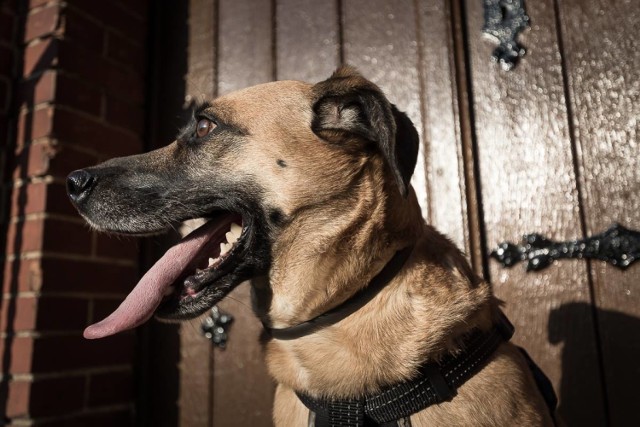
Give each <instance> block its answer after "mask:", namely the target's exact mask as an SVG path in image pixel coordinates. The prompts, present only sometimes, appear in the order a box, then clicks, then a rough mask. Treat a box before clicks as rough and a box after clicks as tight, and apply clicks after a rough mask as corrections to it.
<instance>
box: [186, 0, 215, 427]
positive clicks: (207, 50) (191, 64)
mask: <svg viewBox="0 0 640 427" xmlns="http://www.w3.org/2000/svg"><path fill="white" fill-rule="evenodd" d="M188 29H189V33H188V38H189V41H188V52H187V74H186V75H185V92H186V98H185V99H189V98H190V97H192V96H200V97H206V98H209V99H211V98H213V97H214V96H215V91H214V87H215V80H216V79H215V69H216V67H215V64H216V49H215V48H216V46H215V35H216V32H217V30H218V29H217V16H216V4H215V0H190V1H189V19H188ZM199 225H201V223H196V222H195V221H189V222H188V223H187V224H186V225H185V226H183V227H182V229H181V232H182V234H183V235H186V234H187V233H189V232H190V231H191V230H193V229H195V228H196V227H197V226H199ZM201 322H202V319H201V318H198V319H193V320H190V321H188V322H183V323H180V325H179V331H180V362H179V364H178V366H179V371H180V377H179V378H180V390H181V392H180V393H179V395H178V408H179V425H180V426H185V427H186V426H192V425H202V426H207V425H211V424H212V422H213V417H212V410H211V402H212V401H213V396H212V376H213V372H212V368H213V363H212V357H213V352H212V348H211V343H210V342H209V340H207V339H206V338H205V337H204V336H203V335H202V333H201V331H200V323H201Z"/></svg>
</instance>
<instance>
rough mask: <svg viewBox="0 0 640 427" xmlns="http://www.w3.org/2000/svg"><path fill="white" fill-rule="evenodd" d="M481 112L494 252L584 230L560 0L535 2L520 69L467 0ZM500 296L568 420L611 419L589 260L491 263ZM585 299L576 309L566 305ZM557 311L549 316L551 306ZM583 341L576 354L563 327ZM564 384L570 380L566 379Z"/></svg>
mask: <svg viewBox="0 0 640 427" xmlns="http://www.w3.org/2000/svg"><path fill="white" fill-rule="evenodd" d="M466 8H467V9H466V11H467V34H468V47H469V55H470V67H471V76H472V84H473V91H472V95H473V100H474V102H473V114H474V117H475V135H476V138H477V140H476V144H477V150H478V153H477V154H478V161H479V171H480V176H479V179H480V185H481V194H482V204H483V209H484V225H485V230H486V241H487V245H488V247H487V248H486V251H487V252H488V251H489V250H491V249H492V248H494V247H496V246H497V244H498V243H499V242H501V241H504V240H510V241H513V240H516V241H518V240H519V239H520V236H521V235H522V234H524V233H527V232H539V233H542V234H545V235H547V236H550V237H552V238H554V239H561V240H564V239H571V238H575V237H579V236H580V235H581V232H582V228H581V222H580V216H579V203H578V191H577V185H576V177H575V174H574V168H573V158H572V150H571V140H570V135H569V125H568V116H567V109H566V102H567V100H566V98H565V95H564V89H563V78H562V72H561V63H560V60H559V58H560V52H559V47H558V42H557V39H556V26H555V15H554V8H553V3H552V2H551V1H538V2H527V12H528V13H529V15H530V17H531V22H532V23H533V26H532V28H531V29H530V30H528V31H526V32H525V33H524V34H523V36H522V37H521V40H522V42H523V44H524V46H526V47H529V53H528V55H527V56H526V57H525V58H524V60H523V61H522V62H521V63H520V65H519V66H518V68H516V69H515V70H514V71H512V72H503V71H501V70H500V69H499V67H498V65H497V64H494V63H492V62H491V60H490V58H491V51H492V49H493V47H494V44H493V42H491V41H488V40H486V39H483V38H482V37H480V31H481V28H482V24H483V10H482V4H481V2H468V3H466ZM490 275H491V279H492V282H493V284H494V287H495V290H496V294H497V295H498V296H499V297H500V298H503V299H504V300H505V301H506V303H507V304H506V307H505V311H506V313H507V315H508V316H509V317H510V318H511V320H512V321H513V323H514V324H515V326H516V335H515V337H514V341H515V342H516V343H519V344H521V345H523V346H525V347H526V348H527V349H528V350H529V351H530V354H531V356H532V357H533V358H534V360H536V361H537V362H538V363H539V365H540V366H541V367H542V369H543V370H544V371H545V372H546V373H547V374H548V375H549V376H550V378H551V380H552V382H553V383H554V386H555V387H556V390H559V391H561V396H560V398H561V412H562V413H563V415H564V416H565V418H566V421H567V424H568V425H580V426H585V425H594V426H600V425H603V423H604V421H605V417H604V411H605V409H604V406H603V402H602V398H603V396H602V388H601V387H602V385H601V383H600V373H599V366H598V358H597V347H596V345H595V337H594V321H593V318H592V315H591V310H590V304H591V303H592V301H591V298H590V293H589V283H588V277H587V271H586V266H585V264H584V263H578V262H558V263H556V264H554V265H553V266H552V267H550V268H549V269H548V270H545V271H543V272H538V273H530V274H527V273H525V272H524V269H523V268H522V266H521V265H518V266H516V267H514V268H512V269H503V268H502V267H501V266H500V265H499V264H498V263H496V262H492V263H491V266H490ZM576 302H577V303H582V305H580V306H579V307H582V309H581V310H578V311H577V312H575V313H572V314H571V315H567V313H566V312H563V311H561V310H559V309H560V308H561V307H563V306H565V305H566V304H569V303H576ZM552 313H554V316H553V318H552V319H551V321H550V316H551V314H552ZM559 330H562V331H563V334H566V335H570V336H572V337H573V343H575V345H576V346H577V348H576V349H574V350H573V351H574V353H573V354H580V357H576V358H574V359H572V360H570V361H567V360H565V359H563V346H562V345H561V343H553V344H552V343H550V342H549V337H550V336H553V337H555V336H556V335H557V334H558V331H559ZM561 384H562V387H560V386H561Z"/></svg>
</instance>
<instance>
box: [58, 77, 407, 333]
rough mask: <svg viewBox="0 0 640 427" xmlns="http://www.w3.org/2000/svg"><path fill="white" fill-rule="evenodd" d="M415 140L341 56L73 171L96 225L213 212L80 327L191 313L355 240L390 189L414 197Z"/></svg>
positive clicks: (80, 205)
mask: <svg viewBox="0 0 640 427" xmlns="http://www.w3.org/2000/svg"><path fill="white" fill-rule="evenodd" d="M417 152H418V136H417V133H416V130H415V128H414V127H413V125H412V123H411V121H410V120H409V119H408V118H407V116H406V115H405V114H403V113H401V112H399V111H398V110H397V109H396V108H395V107H394V106H393V105H391V104H390V103H389V101H388V100H387V99H386V98H385V96H384V94H383V93H382V92H381V91H380V89H379V88H378V87H377V86H376V85H374V84H373V83H371V82H370V81H368V80H366V79H365V78H363V77H362V76H360V75H359V74H358V73H357V72H356V71H355V70H354V69H352V68H349V67H343V68H340V69H339V70H337V71H336V72H335V73H334V74H333V75H332V76H331V77H330V78H329V79H327V80H325V81H323V82H320V83H318V84H316V85H310V84H306V83H301V82H293V81H282V82H274V83H267V84H263V85H258V86H254V87H251V88H248V89H244V90H241V91H238V92H234V93H231V94H229V95H226V96H223V97H220V98H218V99H216V100H214V101H211V102H207V103H203V104H201V105H198V106H196V107H195V108H194V110H193V115H192V118H191V120H190V122H189V123H188V124H187V125H186V126H185V127H184V128H183V130H182V131H181V132H180V134H179V135H178V137H177V139H176V141H175V142H173V143H172V144H170V145H168V146H166V147H164V148H161V149H159V150H155V151H152V152H149V153H145V154H141V155H136V156H130V157H123V158H116V159H112V160H109V161H107V162H105V163H102V164H100V165H98V166H94V167H90V168H87V169H82V170H79V171H75V172H73V173H71V174H70V175H69V178H68V192H69V196H70V198H71V200H72V201H73V203H74V205H75V206H76V208H77V209H78V211H79V212H80V214H81V215H82V216H83V217H84V218H85V219H86V220H87V221H88V222H89V223H90V224H91V225H92V226H93V227H95V228H96V229H98V230H101V231H106V232H113V233H122V234H131V235H145V234H152V233H158V232H162V231H164V230H166V229H167V228H169V227H171V226H172V225H174V224H176V223H179V222H181V221H184V220H187V219H191V218H206V219H208V220H209V221H208V222H207V223H206V224H205V225H203V226H202V227H200V228H199V229H197V230H195V231H194V232H193V233H191V234H190V235H189V236H187V237H186V238H185V239H183V240H182V241H181V242H180V243H178V244H177V245H176V246H174V247H173V248H171V249H170V250H169V251H168V252H167V254H165V256H163V257H162V258H161V259H160V260H159V261H158V262H157V263H156V265H154V266H153V267H152V268H151V270H149V272H148V273H147V274H146V275H145V277H143V279H142V280H141V281H140V283H139V284H138V285H137V286H136V288H135V289H134V290H133V291H132V292H131V294H130V295H129V296H128V297H127V299H126V300H125V302H123V304H122V305H121V306H120V308H119V309H118V310H116V312H115V313H113V314H112V315H111V316H110V317H109V318H108V319H106V320H105V321H103V322H101V323H100V324H98V325H96V326H94V327H92V328H93V329H89V330H88V331H87V332H86V336H89V337H100V336H105V335H109V334H112V333H116V332H118V331H121V330H124V329H128V328H131V327H134V326H137V325H139V324H140V323H142V322H144V321H146V320H147V319H148V318H149V317H151V315H152V314H153V313H154V312H156V310H157V313H158V315H160V316H161V317H166V318H188V317H193V316H196V315H198V314H200V313H202V312H204V311H205V310H206V309H208V308H209V307H211V306H212V305H213V304H215V303H216V302H217V301H219V300H220V299H221V298H222V297H224V296H225V295H226V294H227V293H228V292H229V291H230V290H231V289H233V287H234V286H236V285H237V284H239V283H240V282H242V281H244V280H247V279H251V278H258V277H261V278H268V279H269V280H267V282H270V281H272V279H273V277H276V276H280V277H281V276H282V275H283V274H284V270H285V269H286V268H288V267H292V266H293V267H295V265H296V262H298V263H299V262H302V261H300V259H301V258H300V257H297V259H298V261H295V260H294V261H292V258H296V257H292V254H295V255H298V254H299V255H300V256H301V257H302V258H304V257H305V256H307V257H308V256H309V254H310V253H312V252H313V253H316V254H318V253H322V252H323V251H324V250H328V249H329V246H331V250H336V249H335V246H336V243H335V242H342V243H341V244H342V245H344V246H345V248H346V247H347V246H352V245H354V244H356V243H357V242H355V241H354V239H356V240H357V237H358V236H359V233H358V232H357V230H355V229H354V227H355V228H357V227H358V224H362V223H363V221H365V219H366V218H362V217H363V214H364V216H365V217H366V216H368V215H373V211H378V210H381V211H382V213H380V215H382V216H386V215H387V214H386V213H385V212H387V211H388V210H389V209H388V207H389V203H390V201H394V200H399V201H402V200H405V199H406V198H407V197H408V194H409V193H410V185H409V179H410V177H411V175H412V173H413V169H414V167H415V163H416V158H417ZM356 208H357V209H356ZM359 219H360V220H359ZM384 220H390V219H388V218H387V219H384ZM234 224H235V225H234ZM336 239H338V240H336ZM387 244H388V242H387ZM310 250H311V252H310ZM283 254H288V258H287V257H285V256H284V255H283ZM282 257H284V258H287V262H286V263H280V264H278V263H276V262H275V261H277V259H280V258H282ZM276 264H277V265H276ZM285 264H286V266H285ZM322 268H323V269H325V270H326V269H331V268H332V266H331V265H325V266H323V267H322Z"/></svg>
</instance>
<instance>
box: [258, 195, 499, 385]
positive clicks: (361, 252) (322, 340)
mask: <svg viewBox="0 0 640 427" xmlns="http://www.w3.org/2000/svg"><path fill="white" fill-rule="evenodd" d="M387 194H389V193H387ZM366 196H367V197H363V198H361V199H359V200H358V203H367V202H368V201H371V200H375V195H373V197H372V195H371V194H368V195H366ZM388 204H393V205H394V207H393V209H391V208H390V206H388ZM350 211H351V212H354V213H356V214H357V213H358V212H360V213H362V212H365V213H366V215H365V216H360V217H358V216H357V215H355V216H354V217H348V216H344V215H343V216H341V217H340V218H341V221H342V222H341V223H336V222H331V221H330V219H328V218H326V219H323V220H326V222H323V223H318V228H317V230H316V233H314V235H312V236H309V235H305V238H306V240H305V243H304V244H301V245H298V244H296V242H295V240H292V241H289V242H287V244H289V250H290V251H291V252H290V253H291V254H295V256H289V257H285V260H286V261H287V262H283V263H282V264H280V265H278V264H276V265H275V266H274V268H273V269H272V272H271V277H270V282H271V283H270V289H271V292H272V295H271V300H270V303H271V304H270V306H269V309H270V310H269V312H268V316H267V318H266V319H267V321H268V322H269V321H270V322H271V325H272V326H274V327H278V328H282V327H288V326H292V325H295V324H298V323H301V322H304V321H306V320H309V319H310V318H313V317H315V316H317V315H318V314H321V313H323V312H325V311H327V310H330V309H332V308H334V307H336V306H338V305H340V304H341V303H342V302H344V301H345V300H347V299H348V298H349V297H351V296H352V295H353V294H355V293H356V292H357V291H358V290H359V289H361V288H362V287H364V286H366V285H367V284H368V283H369V281H370V280H371V279H372V278H373V277H374V276H375V275H376V274H377V273H378V272H379V271H380V270H381V269H382V268H383V267H384V265H385V264H386V263H387V262H388V261H389V260H390V259H391V258H392V257H393V256H394V254H395V253H396V251H397V250H398V249H401V248H402V247H405V246H407V245H410V244H414V245H415V250H414V252H413V254H412V256H411V257H410V258H409V259H408V260H407V261H406V263H405V265H404V267H403V268H402V270H401V271H400V272H399V273H398V275H397V276H396V277H395V278H394V279H393V280H391V281H390V282H389V283H388V284H387V286H386V287H385V288H383V289H382V290H381V291H380V292H379V293H378V295H377V296H376V297H375V298H374V299H373V300H371V301H370V302H369V303H368V304H366V305H365V306H364V307H362V308H361V309H359V310H358V311H357V312H355V313H353V314H351V315H350V316H349V317H347V318H346V319H344V320H342V321H340V322H338V323H337V324H335V325H333V326H331V327H328V328H325V329H323V330H321V331H319V332H316V333H313V334H311V335H308V336H305V337H302V338H299V339H296V340H292V341H280V340H271V341H270V342H269V343H268V344H267V364H268V366H269V369H270V371H271V373H272V375H273V376H274V377H275V378H276V380H277V381H278V382H280V383H283V384H285V385H287V386H289V387H291V388H294V389H296V390H299V391H303V392H306V393H308V394H311V395H321V394H323V393H328V392H330V393H331V395H332V396H345V397H346V396H355V395H360V394H362V393H371V392H375V391H377V390H378V389H379V388H380V387H382V386H384V385H386V384H390V383H393V382H396V381H398V378H408V377H410V376H411V375H412V374H413V373H414V372H415V370H416V369H417V368H418V366H420V365H421V364H422V363H424V362H425V361H426V360H429V359H434V358H437V357H439V356H441V355H442V354H443V353H446V352H448V351H452V350H455V349H456V348H457V345H458V344H459V341H458V340H457V338H461V337H462V336H463V335H464V334H465V332H467V329H466V328H467V327H466V326H464V325H467V324H473V325H478V324H479V325H483V324H484V325H486V326H487V327H488V326H489V325H490V324H491V310H490V306H491V303H490V302H491V291H490V289H489V287H488V285H486V284H484V283H478V282H476V281H475V280H474V279H472V278H471V277H470V273H469V272H470V270H469V269H468V266H467V264H466V260H465V259H464V257H463V256H462V255H461V254H460V252H459V251H458V250H457V249H456V248H455V246H454V245H453V244H452V243H451V242H449V241H448V240H447V239H446V238H444V237H443V236H442V235H440V234H439V233H437V232H436V231H435V230H433V229H432V228H431V227H429V226H426V225H425V224H424V222H423V220H422V218H421V216H420V210H419V208H418V204H417V201H416V199H415V195H414V194H411V195H410V197H409V198H408V199H402V198H399V199H395V200H394V199H393V198H389V199H385V200H384V203H378V204H375V203H374V205H373V206H359V207H358V208H356V209H353V208H351V210H350ZM390 215H393V216H390ZM345 218H346V219H345ZM335 221H338V220H335ZM327 229H333V230H336V229H338V230H341V231H342V232H340V233H335V234H334V236H332V237H328V236H327V234H329V233H327V234H323V233H326V231H327ZM349 230H357V232H351V233H352V235H349V232H350V231H349ZM345 238H347V239H348V240H347V241H348V243H347V244H345V240H344V239H345ZM309 242H315V245H314V244H310V243H309ZM443 283H444V284H446V285H445V286H443ZM254 287H255V288H256V289H257V292H256V294H257V295H258V300H260V298H261V297H260V289H259V288H260V287H259V286H254ZM263 302H264V301H263ZM471 317H475V319H473V321H471V320H472V319H471ZM478 317H479V318H481V319H480V320H478ZM263 320H264V319H263ZM354 378H357V380H354Z"/></svg>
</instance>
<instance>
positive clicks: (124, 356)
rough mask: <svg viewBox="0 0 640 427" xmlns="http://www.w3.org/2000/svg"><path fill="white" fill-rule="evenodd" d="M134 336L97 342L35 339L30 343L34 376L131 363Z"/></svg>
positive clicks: (73, 338) (76, 337)
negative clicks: (31, 344) (36, 374)
mask: <svg viewBox="0 0 640 427" xmlns="http://www.w3.org/2000/svg"><path fill="white" fill-rule="evenodd" d="M134 345H135V334H133V333H121V334H118V335H115V336H111V337H107V338H102V339H99V340H86V339H84V338H83V337H82V336H81V335H80V333H78V334H77V335H71V336H52V337H41V338H36V339H35V340H34V343H33V362H32V368H33V372H34V373H39V372H56V371H65V370H71V369H83V368H92V367H99V366H109V365H126V364H130V363H131V361H132V359H133V349H134Z"/></svg>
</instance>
